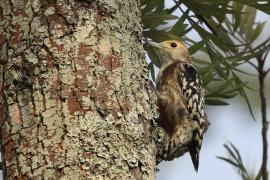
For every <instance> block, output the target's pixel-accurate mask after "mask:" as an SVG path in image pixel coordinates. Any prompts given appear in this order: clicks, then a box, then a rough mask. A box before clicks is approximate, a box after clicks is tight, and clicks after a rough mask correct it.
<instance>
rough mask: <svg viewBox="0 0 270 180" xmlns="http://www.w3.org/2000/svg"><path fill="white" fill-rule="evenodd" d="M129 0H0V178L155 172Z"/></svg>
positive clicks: (144, 77) (147, 96)
mask: <svg viewBox="0 0 270 180" xmlns="http://www.w3.org/2000/svg"><path fill="white" fill-rule="evenodd" d="M139 16H140V13H139V9H138V2H137V1H136V0H129V1H118V0H109V1H108V0H97V1H87V0H85V1H73V0H65V1H64V0H59V1H48V0H47V1H41V0H24V1H18V0H8V1H0V25H1V27H3V28H1V29H0V34H1V35H0V51H1V58H0V61H1V63H0V72H1V75H0V89H1V91H0V92H1V98H0V112H1V116H0V117H1V126H2V148H3V151H2V155H3V157H4V163H5V167H4V177H5V178H6V179H14V178H33V179H42V178H45V179H49V178H53V179H55V178H56V179H60V178H62V179H89V178H91V179H154V177H155V166H156V164H155V143H154V142H153V140H152V137H151V133H150V132H149V131H150V130H149V129H150V128H149V127H151V126H152V125H151V123H152V122H153V119H155V117H156V108H155V101H154V100H153V98H154V95H153V94H152V92H151V90H150V89H149V85H148V82H149V79H148V72H147V69H146V62H145V61H144V53H143V49H142V44H141V37H142V28H141V24H140V21H139V19H140V18H139Z"/></svg>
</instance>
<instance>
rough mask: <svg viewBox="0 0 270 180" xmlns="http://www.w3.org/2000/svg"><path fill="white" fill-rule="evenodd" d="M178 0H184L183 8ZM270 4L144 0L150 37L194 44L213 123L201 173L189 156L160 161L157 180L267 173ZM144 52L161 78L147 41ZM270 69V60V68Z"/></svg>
mask: <svg viewBox="0 0 270 180" xmlns="http://www.w3.org/2000/svg"><path fill="white" fill-rule="evenodd" d="M176 3H178V4H181V5H180V8H178V7H176V6H175V4H176ZM164 4H165V6H163V5H164ZM247 5H249V6H247ZM269 7H270V4H269V3H268V2H267V1H248V0H246V1H244V0H243V1H222V0H219V1H208V0H203V1H196V0H194V1H185V0H184V1H181V3H179V2H177V1H174V0H165V1H163V0H158V1H154V0H153V1H151V0H150V1H146V0H145V1H144V0H142V13H143V23H144V37H145V38H150V39H152V40H154V41H157V42H160V41H163V40H165V39H181V40H182V41H184V42H185V43H186V45H187V46H188V47H189V50H190V52H191V54H192V56H193V62H194V63H195V65H196V66H197V68H198V69H199V71H200V74H201V75H202V78H203V81H204V84H205V85H206V90H207V99H206V102H207V104H208V105H209V106H208V107H207V110H208V116H209V120H210V122H211V126H210V128H209V130H208V132H207V133H206V136H205V140H204V144H203V148H202V153H201V161H200V170H199V173H198V174H196V173H195V172H194V171H193V168H192V163H191V160H190V157H189V155H188V154H186V155H184V156H183V157H181V158H178V159H176V160H174V161H172V162H163V163H161V164H160V165H159V168H160V171H159V173H158V176H157V179H160V180H162V179H169V180H173V179H179V177H181V178H183V179H217V178H218V179H255V178H256V177H257V179H259V178H261V177H260V173H259V169H260V165H261V161H262V160H261V158H262V140H261V112H260V99H259V93H258V89H259V88H258V77H257V71H256V66H257V61H256V58H257V57H260V56H261V55H265V54H266V51H267V50H268V49H269V44H270V41H269V37H270V34H269V29H270V20H269V19H270V17H269V14H270V8H269ZM258 9H259V10H258ZM145 50H146V51H147V54H148V56H149V57H150V59H151V61H150V62H149V71H150V74H151V76H152V78H153V80H155V76H156V73H157V68H156V67H158V66H159V62H158V59H157V57H156V55H155V54H154V52H153V50H152V49H151V47H150V46H148V45H147V44H145ZM269 66H270V62H269V57H268V59H267V60H266V67H268V68H269ZM269 80H270V79H269V76H268V77H267V78H266V81H265V83H266V89H265V92H266V97H267V98H268V102H269V94H270V93H269V92H270V88H269V82H270V81H269ZM269 111H270V109H269V108H268V112H269ZM254 120H255V121H254ZM268 137H269V133H268ZM230 142H232V144H230ZM224 144H226V145H225V148H224V147H223V145H224ZM234 147H235V148H236V149H235V150H234ZM226 149H227V150H226ZM230 151H231V154H230V153H229V152H230ZM237 153H239V155H237ZM234 155H235V158H233V156H234ZM217 156H219V157H220V158H221V159H223V160H225V161H227V162H228V163H225V162H222V161H221V160H220V159H218V158H216V157H217ZM232 167H234V168H232ZM268 169H269V168H268ZM239 175H240V176H239Z"/></svg>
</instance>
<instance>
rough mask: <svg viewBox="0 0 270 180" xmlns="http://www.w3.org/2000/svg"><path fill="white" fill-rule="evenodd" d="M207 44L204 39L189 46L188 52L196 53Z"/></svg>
mask: <svg viewBox="0 0 270 180" xmlns="http://www.w3.org/2000/svg"><path fill="white" fill-rule="evenodd" d="M204 44H205V41H204V40H202V41H200V42H198V43H195V44H194V45H193V46H191V47H189V48H188V52H189V53H190V54H191V55H192V54H195V53H196V52H197V51H199V50H200V49H201V48H202V47H203V46H204Z"/></svg>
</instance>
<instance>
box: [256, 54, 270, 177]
mask: <svg viewBox="0 0 270 180" xmlns="http://www.w3.org/2000/svg"><path fill="white" fill-rule="evenodd" d="M267 53H268V52H267ZM265 59H266V57H264V58H262V57H261V58H257V61H258V73H259V85H260V98H261V111H262V141H263V157H262V165H261V170H262V178H263V180H268V171H267V160H268V152H267V151H268V141H267V131H268V124H269V122H268V120H267V112H266V109H267V105H266V98H265V92H264V90H265V84H264V80H265V77H266V73H267V71H264V65H265Z"/></svg>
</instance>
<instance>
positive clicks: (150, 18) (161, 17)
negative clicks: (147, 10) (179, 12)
mask: <svg viewBox="0 0 270 180" xmlns="http://www.w3.org/2000/svg"><path fill="white" fill-rule="evenodd" d="M177 18H178V17H177V16H174V15H170V14H164V13H156V14H145V15H143V16H142V23H143V25H144V28H145V29H147V28H156V27H157V26H159V25H162V24H166V23H167V21H168V20H173V19H177Z"/></svg>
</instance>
